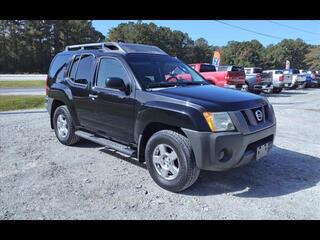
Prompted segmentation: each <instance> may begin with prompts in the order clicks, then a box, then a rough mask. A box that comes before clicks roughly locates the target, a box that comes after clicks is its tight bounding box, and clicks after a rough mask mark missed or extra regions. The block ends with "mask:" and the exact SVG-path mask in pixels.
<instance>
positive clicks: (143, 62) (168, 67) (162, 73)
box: [126, 54, 208, 89]
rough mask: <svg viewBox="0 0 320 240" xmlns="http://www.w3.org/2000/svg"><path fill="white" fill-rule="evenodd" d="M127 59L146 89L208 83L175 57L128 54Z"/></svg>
mask: <svg viewBox="0 0 320 240" xmlns="http://www.w3.org/2000/svg"><path fill="white" fill-rule="evenodd" d="M126 60H127V62H128V64H129V66H130V67H131V69H132V71H133V73H134V74H135V76H136V78H137V79H138V81H139V83H140V85H141V86H142V87H143V88H144V89H148V88H156V87H170V86H187V85H201V84H208V83H207V82H206V81H205V80H204V79H203V78H202V77H201V76H200V75H199V74H198V73H196V72H195V71H194V70H193V69H192V68H191V67H189V66H188V65H186V64H184V63H182V62H181V61H179V60H178V59H176V58H174V57H170V56H167V55H151V54H128V55H127V56H126Z"/></svg>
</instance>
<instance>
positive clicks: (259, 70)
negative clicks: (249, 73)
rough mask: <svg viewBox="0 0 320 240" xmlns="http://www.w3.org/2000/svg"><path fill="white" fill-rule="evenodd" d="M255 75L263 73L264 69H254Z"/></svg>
mask: <svg viewBox="0 0 320 240" xmlns="http://www.w3.org/2000/svg"><path fill="white" fill-rule="evenodd" d="M253 73H262V68H254V69H253Z"/></svg>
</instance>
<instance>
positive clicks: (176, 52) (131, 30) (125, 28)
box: [106, 22, 211, 63]
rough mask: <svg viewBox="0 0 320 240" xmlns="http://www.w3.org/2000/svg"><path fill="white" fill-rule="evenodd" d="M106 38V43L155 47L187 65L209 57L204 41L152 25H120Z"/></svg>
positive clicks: (130, 23) (207, 47) (131, 23)
mask: <svg viewBox="0 0 320 240" xmlns="http://www.w3.org/2000/svg"><path fill="white" fill-rule="evenodd" d="M106 38H107V40H108V41H116V42H117V41H123V42H129V43H140V44H151V45H156V46H158V47H159V48H161V49H162V50H164V51H165V52H167V53H168V54H169V55H171V56H176V57H178V58H179V59H181V60H183V61H185V62H187V63H192V62H199V61H200V62H202V61H209V59H210V55H211V53H210V51H211V50H210V47H209V45H208V43H207V41H206V40H205V39H203V38H202V39H198V40H196V41H195V42H194V41H193V40H192V39H191V38H190V37H189V36H188V34H187V33H183V32H181V31H172V30H171V29H170V28H168V27H158V26H157V25H155V24H154V23H149V24H147V23H142V22H138V23H135V22H128V23H121V24H119V25H118V26H117V27H115V28H112V29H110V31H109V32H108V35H107V37H106Z"/></svg>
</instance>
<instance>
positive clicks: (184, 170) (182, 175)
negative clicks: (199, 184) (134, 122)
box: [145, 130, 200, 192]
mask: <svg viewBox="0 0 320 240" xmlns="http://www.w3.org/2000/svg"><path fill="white" fill-rule="evenodd" d="M159 144H165V145H168V146H170V147H171V148H172V149H173V150H174V151H175V152H176V154H177V157H178V160H179V171H178V173H177V175H176V177H175V178H174V179H172V180H167V179H165V178H164V177H163V176H161V175H160V174H159V173H158V172H157V170H156V167H155V165H154V163H153V160H152V157H153V153H154V151H155V149H156V148H157V146H159ZM145 156H146V165H147V168H148V170H149V173H150V175H151V177H152V179H153V180H154V181H155V182H156V183H157V184H158V185H159V186H160V187H162V188H164V189H166V190H168V191H171V192H181V191H183V190H185V189H187V188H188V187H190V186H191V185H192V184H193V183H194V182H195V181H196V180H197V179H198V177H199V173H200V169H199V168H198V167H197V166H196V161H195V158H194V154H193V151H192V147H191V143H190V141H189V139H188V138H187V137H185V136H183V135H182V134H180V133H177V132H175V131H172V130H161V131H159V132H156V133H155V134H153V135H152V136H151V138H150V139H149V141H148V143H147V146H146V149H145Z"/></svg>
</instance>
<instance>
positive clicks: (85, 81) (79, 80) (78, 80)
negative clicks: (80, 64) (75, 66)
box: [74, 79, 89, 85]
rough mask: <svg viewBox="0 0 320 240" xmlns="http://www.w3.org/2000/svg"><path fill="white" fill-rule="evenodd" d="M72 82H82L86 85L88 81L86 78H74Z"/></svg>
mask: <svg viewBox="0 0 320 240" xmlns="http://www.w3.org/2000/svg"><path fill="white" fill-rule="evenodd" d="M74 82H75V83H80V84H84V85H88V83H89V82H88V80H87V79H76V80H75V81H74Z"/></svg>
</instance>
